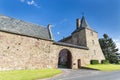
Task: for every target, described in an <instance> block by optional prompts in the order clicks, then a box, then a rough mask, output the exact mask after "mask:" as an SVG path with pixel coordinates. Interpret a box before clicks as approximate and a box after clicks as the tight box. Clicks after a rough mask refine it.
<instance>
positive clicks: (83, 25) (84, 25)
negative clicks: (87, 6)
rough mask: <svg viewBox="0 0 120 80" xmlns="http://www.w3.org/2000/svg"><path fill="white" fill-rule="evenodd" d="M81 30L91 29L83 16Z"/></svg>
mask: <svg viewBox="0 0 120 80" xmlns="http://www.w3.org/2000/svg"><path fill="white" fill-rule="evenodd" d="M80 28H89V29H91V28H90V26H89V25H88V23H87V20H86V19H85V17H84V16H82V19H81V25H80Z"/></svg>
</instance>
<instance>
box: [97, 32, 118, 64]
mask: <svg viewBox="0 0 120 80" xmlns="http://www.w3.org/2000/svg"><path fill="white" fill-rule="evenodd" d="M99 43H100V46H101V49H102V51H103V54H104V56H105V58H106V60H109V62H110V63H117V62H118V60H117V59H118V58H117V55H116V52H117V51H118V49H117V48H116V44H115V42H113V40H112V38H109V36H108V35H107V34H104V35H103V38H100V39H99Z"/></svg>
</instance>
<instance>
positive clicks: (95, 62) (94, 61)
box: [90, 60, 99, 64]
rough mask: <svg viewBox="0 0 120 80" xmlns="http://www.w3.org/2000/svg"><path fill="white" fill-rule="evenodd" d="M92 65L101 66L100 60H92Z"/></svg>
mask: <svg viewBox="0 0 120 80" xmlns="http://www.w3.org/2000/svg"><path fill="white" fill-rule="evenodd" d="M90 64H99V61H98V60H91V61H90Z"/></svg>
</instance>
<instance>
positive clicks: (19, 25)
mask: <svg viewBox="0 0 120 80" xmlns="http://www.w3.org/2000/svg"><path fill="white" fill-rule="evenodd" d="M0 31H5V32H10V33H15V34H20V35H26V36H30V37H36V38H42V39H47V40H51V37H50V31H49V29H48V28H46V27H43V26H39V25H35V24H32V23H29V22H24V21H22V20H17V19H14V18H11V17H7V16H4V15H0Z"/></svg>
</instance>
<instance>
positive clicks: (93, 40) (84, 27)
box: [71, 16, 104, 61]
mask: <svg viewBox="0 0 120 80" xmlns="http://www.w3.org/2000/svg"><path fill="white" fill-rule="evenodd" d="M71 39H72V44H75V45H78V46H85V47H88V48H89V51H88V54H89V56H90V57H89V58H90V60H91V59H96V60H99V61H101V60H102V59H104V55H103V52H102V50H101V47H100V44H99V41H98V33H97V32H96V31H95V30H93V29H92V28H91V27H90V26H89V24H88V23H87V20H86V19H85V17H84V16H82V19H81V20H80V19H77V21H76V30H75V31H74V32H73V33H72V38H71Z"/></svg>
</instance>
